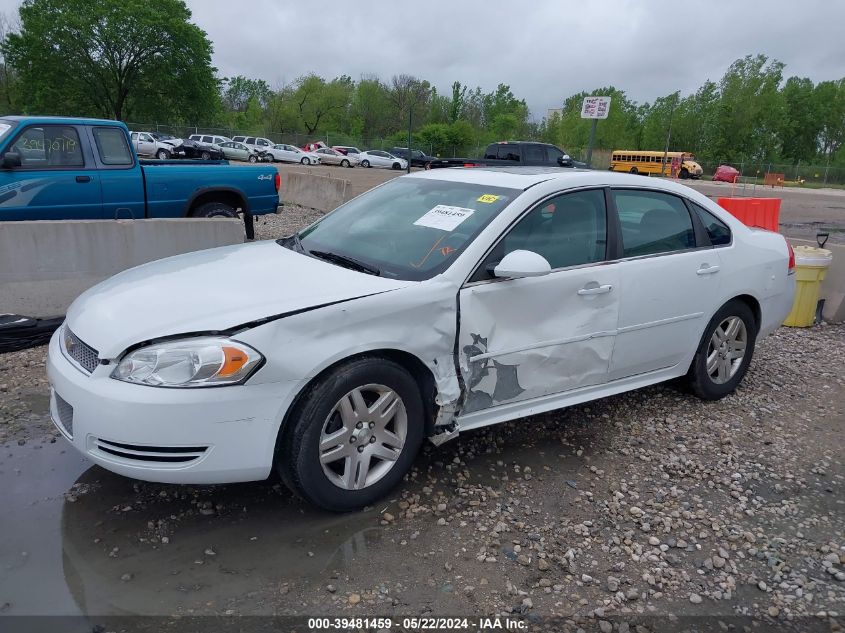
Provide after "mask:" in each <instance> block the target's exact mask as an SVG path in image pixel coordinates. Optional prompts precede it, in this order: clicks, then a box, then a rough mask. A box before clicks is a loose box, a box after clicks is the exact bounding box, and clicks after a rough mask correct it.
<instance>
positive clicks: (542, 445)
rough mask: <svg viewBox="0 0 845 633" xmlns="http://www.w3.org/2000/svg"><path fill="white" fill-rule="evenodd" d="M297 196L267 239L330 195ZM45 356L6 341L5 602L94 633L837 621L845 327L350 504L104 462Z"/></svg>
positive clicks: (527, 432) (797, 334)
mask: <svg viewBox="0 0 845 633" xmlns="http://www.w3.org/2000/svg"><path fill="white" fill-rule="evenodd" d="M323 169H325V168H323ZM347 171H348V172H350V173H354V174H357V173H358V172H363V170H360V169H359V170H347ZM345 173H346V172H344V174H345ZM363 173H364V174H365V175H366V177H368V178H370V177H372V178H376V177H384V175H385V174H387V175H391V174H390V172H382V171H376V170H371V173H372V174H374V175H373V176H371V175H370V172H363ZM286 211H287V212H286V213H283V214H281V215H277V216H269V217H267V218H262V219H261V221H260V222H259V224H258V227H257V228H258V231H259V237H262V238H270V237H276V236H278V235H280V234H282V233H284V232H289V231H290V230H295V229H296V228H298V227H299V226H302V225H304V224H308V223H310V222H311V221H313V219H315V218H316V217H318V216H319V214H317V213H314V212H311V211H307V210H302V209H296V208H287V209H286ZM44 355H45V348H43V347H40V348H34V349H30V350H26V351H22V352H14V353H10V354H4V355H0V441H2V442H3V444H2V445H0V507H2V508H3V512H2V513H0V534H2V535H3V538H2V539H0V568H2V570H3V573H2V574H0V617H2V616H15V615H31V614H39V615H77V616H79V615H85V616H87V619H85V620H84V624H85V626H84V627H83V628H81V629H79V630H85V631H91V630H95V631H101V632H102V631H105V630H128V629H127V628H126V627H125V626H123V625H120V626H115V627H110V626H109V625H108V617H107V616H127V615H131V614H143V615H161V616H180V617H188V616H197V615H203V616H214V617H215V618H221V617H226V616H235V615H256V614H262V615H273V616H278V617H285V616H302V615H311V616H313V615H338V616H344V617H348V616H356V617H365V616H368V617H372V616H388V617H392V618H394V619H395V620H397V621H401V618H402V616H426V615H429V616H431V615H467V616H470V615H471V616H473V617H475V616H479V615H490V616H492V615H495V614H499V615H501V616H507V617H511V618H514V619H515V620H514V621H519V622H522V623H523V624H524V625H525V626H526V627H527V628H524V629H521V630H528V631H540V630H543V631H546V630H548V631H563V630H571V631H578V630H581V629H583V630H601V631H602V633H608V632H610V631H619V632H620V633H622V632H624V631H637V633H643V632H644V631H653V630H680V629H681V628H685V625H686V624H694V625H695V627H700V625H702V624H708V625H712V627H713V628H712V630H743V627H748V628H746V629H745V630H749V631H752V630H756V631H767V630H824V631H832V630H838V629H837V628H836V627H838V626H840V623H841V622H840V620H841V615H842V614H843V613H845V494H843V484H845V466H843V451H842V447H843V437H845V434H843V431H844V430H845V428H843V427H845V326H831V325H821V326H817V327H814V328H809V329H788V328H781V329H780V330H779V331H778V332H777V333H776V334H775V335H774V336H772V337H771V338H769V339H767V340H764V341H761V342H760V343H759V345H758V347H757V350H756V353H755V359H754V361H753V363H752V366H751V370H750V372H749V374H748V376H747V377H746V379H745V381H744V382H743V384H742V385H741V386H740V389H739V390H738V391H737V393H736V394H734V395H732V396H729V397H727V398H725V399H724V400H721V401H719V402H715V403H706V402H702V401H700V400H697V399H696V398H694V397H692V396H690V395H689V394H687V393H686V392H685V391H683V390H682V389H680V388H679V386H677V385H663V386H657V387H652V388H648V389H643V390H639V391H635V392H631V393H628V394H624V395H620V396H615V397H612V398H608V399H605V400H602V401H598V402H594V403H590V404H587V405H582V406H578V407H573V408H570V409H567V410H565V411H562V412H555V413H550V414H546V415H541V416H536V417H533V418H526V419H521V420H517V421H513V422H510V423H507V424H504V425H498V426H495V427H491V428H487V429H482V430H478V431H474V432H470V433H465V434H462V435H461V436H460V437H459V438H457V439H456V440H454V441H452V442H449V443H447V444H446V445H444V446H442V447H440V448H435V447H433V446H426V447H425V448H424V450H423V451H422V453H421V454H420V455H419V456H418V458H417V460H416V461H415V464H414V468H413V470H412V472H411V473H410V474H409V476H408V477H407V478H406V480H405V481H404V482H403V484H402V485H401V486H400V487H398V488H397V489H396V490H395V491H394V492H393V494H392V495H391V496H390V497H389V498H388V499H386V500H385V501H384V502H383V503H380V504H378V505H377V506H375V507H372V508H368V509H366V510H364V511H363V512H357V513H352V514H345V515H334V514H327V513H323V512H319V511H317V510H315V509H313V508H311V507H309V506H308V505H306V504H303V503H302V502H300V501H299V500H297V499H295V498H293V497H292V495H291V494H290V493H289V492H288V491H287V489H286V488H285V487H284V486H283V485H282V484H281V483H280V482H279V481H278V480H277V479H275V478H272V479H271V480H269V481H266V482H257V483H251V484H239V485H230V486H173V485H161V484H151V483H144V482H138V481H134V480H131V479H127V478H124V477H121V476H118V475H114V474H112V473H110V472H108V471H105V470H103V469H101V468H99V467H97V466H93V465H92V464H91V463H90V462H89V461H87V460H85V459H84V458H83V457H82V456H81V455H79V454H78V453H77V452H76V451H75V450H74V449H72V448H71V447H70V446H69V445H68V443H67V442H66V441H65V440H64V439H63V438H62V437H61V436H59V434H58V432H57V431H56V430H55V429H54V428H53V426H52V424H51V422H50V421H49V416H48V411H47V407H48V385H47V382H46V377H45V375H44ZM13 621H14V620H5V622H7V623H8V622H13ZM214 621H215V622H216V621H217V620H214ZM167 622H169V623H171V624H172V623H173V622H179V621H174V620H171V619H168V620H167ZM182 622H184V621H182ZM203 622H205V623H206V624H207V621H203ZM682 624H683V625H684V626H681V625H682ZM178 626H179V625H178V624H177V629H175V630H179V629H178ZM239 626H240V625H239ZM97 627H101V628H97ZM102 627H105V628H102ZM203 627H204V628H202V629H201V630H203V631H207V630H210V629H209V628H208V626H206V625H205V624H204V625H203ZM608 627H609V628H608ZM695 627H694V628H695ZM3 628H4V627H3V622H2V621H0V629H3ZM162 628H164V627H162ZM293 628H295V627H293V626H292V625H291V626H287V628H286V625H282V626H280V627H279V628H277V629H275V630H293ZM31 630H51V629H49V627H48V628H43V627H42V628H41V629H38V628H37V627H36V628H35V629H31ZM67 630H70V629H67ZM156 630H159V629H156ZM167 630H170V629H167ZM198 630H200V629H198ZM297 630H308V629H307V628H299V629H297ZM373 630H375V629H373ZM392 630H398V629H396V628H394V629H392ZM469 630H473V631H477V630H493V629H485V628H482V627H480V626H478V625H477V622H476V625H475V627H474V628H470V629H469Z"/></svg>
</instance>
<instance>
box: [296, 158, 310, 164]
mask: <svg viewBox="0 0 845 633" xmlns="http://www.w3.org/2000/svg"><path fill="white" fill-rule="evenodd" d="M299 162H300V163H301V164H303V165H308V164H310V163H311V161H310V160H308V159H307V158H305V157H303V158H302V160H301V161H299Z"/></svg>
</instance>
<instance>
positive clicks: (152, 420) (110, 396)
mask: <svg viewBox="0 0 845 633" xmlns="http://www.w3.org/2000/svg"><path fill="white" fill-rule="evenodd" d="M60 332H61V329H60V330H59V331H58V332H57V333H56V334H54V335H53V338H52V339H51V341H50V347H49V353H48V359H47V374H48V376H49V379H50V385H51V398H50V413H51V416H52V418H53V421H54V423H55V424H56V426H57V427H58V428H59V430H60V431H61V432H62V434H63V435H64V436H65V437H66V438H67V439H68V440H69V441H70V442H71V443H72V444H73V446H74V447H75V448H76V449H77V450H79V451H80V452H81V453H83V454H84V455H86V456H87V457H88V458H89V459H91V460H92V461H94V462H95V463H97V464H99V465H100V466H102V467H103V468H106V469H108V470H111V471H114V472H116V473H119V474H121V475H126V476H128V477H134V478H136V479H143V480H146V481H158V482H166V483H195V484H209V483H228V482H236V481H253V480H259V479H264V478H266V477H267V476H268V475H269V473H270V470H271V468H272V464H273V454H274V449H275V444H276V436H277V434H278V429H279V426H280V423H281V420H282V417H283V415H284V412H285V411H286V409H287V407H288V406H289V404H290V402H291V401H292V400H293V396H294V393H293V391H294V386H295V385H294V383H268V384H258V385H248V384H247V385H236V386H227V387H212V388H194V389H167V388H159V387H146V386H142V385H133V384H129V383H124V382H121V381H119V380H115V379H113V378H110V377H109V374H110V373H111V371H112V370H113V369H114V365H113V364H110V365H99V366H98V367H97V368H96V369H95V370H94V372H93V373H92V374H90V375H88V374H86V373H84V372H83V371H82V370H81V369H79V368H77V367H76V366H75V365H73V364H71V362H70V361H69V360H67V358H66V357H65V356H64V355H63V354H62V351H61V349H60V344H59V340H60Z"/></svg>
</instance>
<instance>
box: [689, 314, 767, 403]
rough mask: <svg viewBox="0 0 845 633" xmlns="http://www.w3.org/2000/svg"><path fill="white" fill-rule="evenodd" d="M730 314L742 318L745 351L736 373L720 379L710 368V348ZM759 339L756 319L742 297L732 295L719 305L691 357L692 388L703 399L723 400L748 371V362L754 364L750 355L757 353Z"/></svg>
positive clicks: (690, 377) (690, 378) (690, 376)
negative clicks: (712, 373)
mask: <svg viewBox="0 0 845 633" xmlns="http://www.w3.org/2000/svg"><path fill="white" fill-rule="evenodd" d="M731 317H737V318H739V319H741V320H742V323H743V325H744V326H745V332H746V341H745V352H744V355H743V357H742V362H741V363H740V365H739V367H738V368H737V370H736V373H735V374H734V375H733V376H732V377H731V378H730V379H729V380H728V381H727V382H723V383H717V382H715V381H714V380H713V378H711V376H710V374H709V373H708V371H707V355H708V350H709V348H710V342H711V339H712V338H713V335H714V333H715V331H716V328H717V327H719V326H720V325H721V324H723V323H724V322H725V321H726V320H727V319H730V318H731ZM756 341H757V320H756V319H755V317H754V313H753V312H752V311H751V308H749V307H748V304H747V303H745V302H744V301H740V300H739V299H733V300H731V301H729V302H728V303H726V304H725V305H723V306H722V307H721V308H719V311H718V312H716V314H715V315H713V318H712V319H710V323H708V324H707V327H706V328H705V330H704V335H703V336H702V337H701V342H700V343H699V344H698V350H697V351H696V353H695V356H694V357H693V359H692V364H691V365H690V368H689V372H687V381H688V383H689V386H690V389H692V392H693V393H694V394H695V395H696V396H698V397H699V398H702V399H703V400H720V399H721V398H724V397H725V396H727V395H728V394H730V393H733V391H734V390H735V389H736V388H737V385H739V383H740V382H741V381H742V379H743V377H744V376H745V373H746V372H747V371H748V366H749V365H750V364H751V357H752V356H753V355H754V345H755V343H756Z"/></svg>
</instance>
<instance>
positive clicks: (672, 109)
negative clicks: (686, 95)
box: [660, 92, 678, 176]
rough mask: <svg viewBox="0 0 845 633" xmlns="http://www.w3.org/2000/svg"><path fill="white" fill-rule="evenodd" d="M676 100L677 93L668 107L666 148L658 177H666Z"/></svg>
mask: <svg viewBox="0 0 845 633" xmlns="http://www.w3.org/2000/svg"><path fill="white" fill-rule="evenodd" d="M677 100H678V93H677V92H676V93H675V94H673V95H672V103H671V104H670V105H669V127H668V129H667V130H666V146H665V147H664V148H663V165H662V166H661V169H660V172H661V173H660V175H661V176H665V175H666V158H667V157H668V155H669V141H670V140H671V139H672V115H673V114H674V112H675V102H676V101H677Z"/></svg>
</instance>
